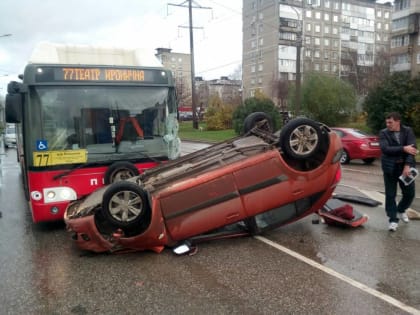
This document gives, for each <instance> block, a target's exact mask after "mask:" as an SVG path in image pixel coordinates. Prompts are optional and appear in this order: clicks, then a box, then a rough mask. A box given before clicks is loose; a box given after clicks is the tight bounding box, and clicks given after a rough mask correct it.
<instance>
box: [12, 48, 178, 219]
mask: <svg viewBox="0 0 420 315" xmlns="http://www.w3.org/2000/svg"><path fill="white" fill-rule="evenodd" d="M153 58H154V56H153ZM21 79H22V82H16V81H12V82H10V83H9V85H8V94H7V95H6V121H7V122H9V123H16V126H17V150H18V160H19V162H20V165H21V170H22V179H23V185H24V190H25V195H26V198H27V199H28V201H29V204H30V208H31V211H32V218H33V221H34V222H45V221H55V220H61V219H62V218H63V214H64V210H65V209H66V206H67V204H68V203H69V202H70V201H72V200H75V199H78V198H81V197H82V196H85V195H87V194H90V193H91V192H92V191H94V190H96V189H98V188H99V187H101V186H103V185H105V184H108V183H111V182H114V181H117V180H123V179H125V178H127V177H129V176H133V175H137V174H138V173H140V172H142V171H143V170H145V169H147V168H150V167H153V166H156V165H157V164H159V163H161V162H164V161H165V160H168V159H174V158H177V157H178V156H179V155H180V140H179V137H178V120H177V100H176V93H175V83H174V79H173V78H172V74H171V71H170V70H166V69H164V68H163V67H162V66H161V65H160V63H159V62H158V61H157V59H152V60H151V58H150V57H148V56H146V57H145V56H144V55H142V54H141V52H140V51H138V50H125V49H115V48H97V47H91V46H69V45H56V44H50V43H42V44H40V45H39V46H38V47H37V48H36V49H35V51H34V54H33V55H32V57H31V60H30V62H29V63H28V65H27V66H26V67H25V71H24V74H23V77H21Z"/></svg>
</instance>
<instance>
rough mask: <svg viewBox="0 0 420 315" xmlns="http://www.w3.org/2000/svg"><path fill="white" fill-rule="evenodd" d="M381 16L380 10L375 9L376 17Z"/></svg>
mask: <svg viewBox="0 0 420 315" xmlns="http://www.w3.org/2000/svg"><path fill="white" fill-rule="evenodd" d="M381 16H382V11H381V10H378V11H376V17H378V18H380V17H381Z"/></svg>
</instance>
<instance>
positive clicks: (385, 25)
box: [384, 23, 389, 31]
mask: <svg viewBox="0 0 420 315" xmlns="http://www.w3.org/2000/svg"><path fill="white" fill-rule="evenodd" d="M384 27H385V30H386V31H388V30H389V24H388V23H385V24H384Z"/></svg>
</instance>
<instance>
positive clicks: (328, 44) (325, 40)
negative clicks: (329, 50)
mask: <svg viewBox="0 0 420 315" xmlns="http://www.w3.org/2000/svg"><path fill="white" fill-rule="evenodd" d="M324 46H327V47H328V46H330V39H329V38H324Z"/></svg>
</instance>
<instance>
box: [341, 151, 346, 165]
mask: <svg viewBox="0 0 420 315" xmlns="http://www.w3.org/2000/svg"><path fill="white" fill-rule="evenodd" d="M346 161H347V154H346V152H343V154H342V155H341V159H340V162H341V163H346Z"/></svg>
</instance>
